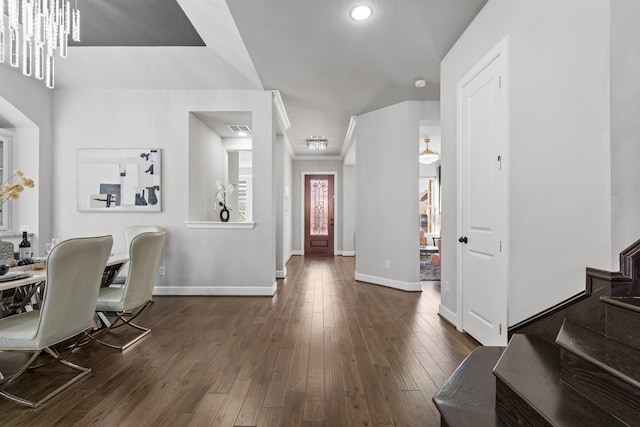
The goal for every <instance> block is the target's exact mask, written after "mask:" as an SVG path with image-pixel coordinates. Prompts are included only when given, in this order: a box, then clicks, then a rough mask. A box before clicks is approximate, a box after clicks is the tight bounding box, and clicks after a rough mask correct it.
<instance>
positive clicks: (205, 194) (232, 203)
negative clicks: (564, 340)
mask: <svg viewBox="0 0 640 427" xmlns="http://www.w3.org/2000/svg"><path fill="white" fill-rule="evenodd" d="M252 130H253V124H252V114H251V112H250V111H191V112H190V113H189V219H188V220H189V221H191V222H200V221H202V222H221V219H220V211H221V209H222V207H221V206H220V205H219V200H218V197H217V196H216V194H217V193H218V191H219V189H218V187H217V185H216V184H217V183H218V182H219V183H220V184H221V185H222V186H223V187H225V188H228V186H229V185H233V186H234V190H233V191H232V192H231V193H230V194H226V196H225V198H224V201H225V203H226V206H227V207H228V209H229V223H231V224H237V223H251V222H252V220H253V215H252V199H253V198H252V192H253V155H252V145H253V139H252Z"/></svg>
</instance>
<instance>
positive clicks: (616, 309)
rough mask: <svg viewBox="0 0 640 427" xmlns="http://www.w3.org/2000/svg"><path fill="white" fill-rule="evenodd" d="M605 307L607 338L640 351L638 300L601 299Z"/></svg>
mask: <svg viewBox="0 0 640 427" xmlns="http://www.w3.org/2000/svg"><path fill="white" fill-rule="evenodd" d="M600 301H602V302H604V303H605V307H606V311H605V313H606V333H607V336H608V337H609V338H613V339H615V340H618V341H620V342H622V343H624V344H627V345H630V346H631V347H635V348H637V349H640V298H638V297H601V298H600Z"/></svg>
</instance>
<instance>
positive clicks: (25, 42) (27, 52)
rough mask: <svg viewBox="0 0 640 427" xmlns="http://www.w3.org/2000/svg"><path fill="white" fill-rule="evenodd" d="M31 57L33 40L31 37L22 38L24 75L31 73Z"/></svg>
mask: <svg viewBox="0 0 640 427" xmlns="http://www.w3.org/2000/svg"><path fill="white" fill-rule="evenodd" d="M31 58H33V42H32V41H31V39H27V38H24V39H22V74H24V75H25V76H30V75H31V68H32V62H31Z"/></svg>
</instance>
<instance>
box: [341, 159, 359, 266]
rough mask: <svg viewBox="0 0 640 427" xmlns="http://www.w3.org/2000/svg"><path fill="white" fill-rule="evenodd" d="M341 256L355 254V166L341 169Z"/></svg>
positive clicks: (345, 166)
mask: <svg viewBox="0 0 640 427" xmlns="http://www.w3.org/2000/svg"><path fill="white" fill-rule="evenodd" d="M342 172H343V180H342V255H344V256H354V255H355V254H356V212H357V207H356V195H357V192H356V165H346V164H345V165H344V166H343V168H342Z"/></svg>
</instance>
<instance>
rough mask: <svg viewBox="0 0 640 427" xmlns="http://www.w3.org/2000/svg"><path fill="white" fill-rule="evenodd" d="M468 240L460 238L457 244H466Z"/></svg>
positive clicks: (463, 237)
mask: <svg viewBox="0 0 640 427" xmlns="http://www.w3.org/2000/svg"><path fill="white" fill-rule="evenodd" d="M468 241H469V240H468V239H467V236H462V237H461V238H459V239H458V242H460V243H465V244H466V243H467V242H468Z"/></svg>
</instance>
